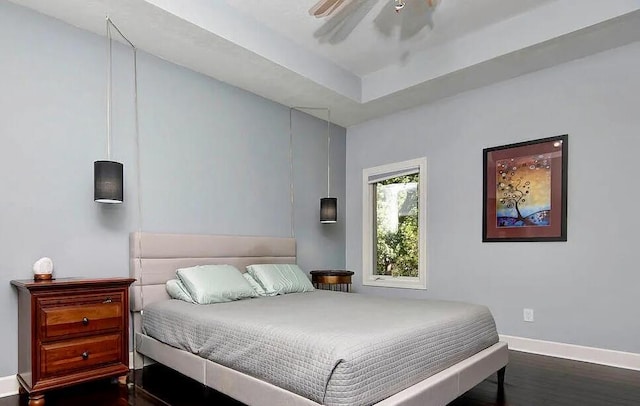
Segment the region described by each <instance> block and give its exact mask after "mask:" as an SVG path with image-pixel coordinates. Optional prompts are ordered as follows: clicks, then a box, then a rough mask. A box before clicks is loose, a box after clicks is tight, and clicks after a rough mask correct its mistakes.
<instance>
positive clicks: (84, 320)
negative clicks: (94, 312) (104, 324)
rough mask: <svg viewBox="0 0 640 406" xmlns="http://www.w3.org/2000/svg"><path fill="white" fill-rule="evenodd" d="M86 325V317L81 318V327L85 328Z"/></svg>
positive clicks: (87, 322) (87, 320)
mask: <svg viewBox="0 0 640 406" xmlns="http://www.w3.org/2000/svg"><path fill="white" fill-rule="evenodd" d="M88 324H89V319H88V318H86V317H83V318H82V325H83V326H86V325H88Z"/></svg>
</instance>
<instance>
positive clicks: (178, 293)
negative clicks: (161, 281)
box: [166, 279, 195, 303]
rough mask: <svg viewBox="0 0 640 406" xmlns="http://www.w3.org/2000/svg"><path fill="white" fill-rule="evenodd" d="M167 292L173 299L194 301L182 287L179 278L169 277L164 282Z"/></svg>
mask: <svg viewBox="0 0 640 406" xmlns="http://www.w3.org/2000/svg"><path fill="white" fill-rule="evenodd" d="M166 286H167V293H168V294H169V296H171V297H172V298H173V299H179V300H184V301H185V302H189V303H195V302H194V301H193V298H192V297H191V295H189V292H187V289H186V288H185V287H184V285H183V284H182V282H180V280H179V279H169V280H168V281H167V283H166Z"/></svg>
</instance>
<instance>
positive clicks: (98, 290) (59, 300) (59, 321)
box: [11, 278, 135, 406]
mask: <svg viewBox="0 0 640 406" xmlns="http://www.w3.org/2000/svg"><path fill="white" fill-rule="evenodd" d="M134 281H135V279H129V278H111V279H79V278H68V279H67V278H64V279H54V280H49V281H38V282H34V281H33V280H19V281H18V280H14V281H11V284H12V285H14V286H16V287H17V288H18V382H19V383H20V391H21V392H22V393H25V392H26V393H28V394H29V406H42V405H44V392H46V391H48V390H51V389H58V388H62V387H65V386H70V385H74V384H77V383H81V382H87V381H91V380H94V379H100V378H109V377H120V378H121V382H126V375H127V373H128V372H129V285H130V284H131V283H133V282H134ZM122 377H124V379H125V380H122Z"/></svg>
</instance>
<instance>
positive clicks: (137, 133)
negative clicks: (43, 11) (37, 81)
mask: <svg viewBox="0 0 640 406" xmlns="http://www.w3.org/2000/svg"><path fill="white" fill-rule="evenodd" d="M106 21H107V40H108V47H107V49H108V51H107V57H108V67H109V73H108V77H107V82H108V86H107V137H108V138H107V155H108V156H109V159H110V152H111V145H110V139H111V87H112V74H111V72H112V65H111V59H112V58H111V52H112V51H111V46H112V40H111V27H113V29H115V30H116V32H117V33H118V34H119V35H120V36H121V37H122V39H124V40H125V41H126V42H127V44H129V46H131V48H132V49H133V105H134V122H135V138H136V172H137V173H136V184H137V185H136V186H137V189H138V238H137V244H138V258H136V259H137V262H138V269H139V270H140V275H139V281H138V282H139V285H140V307H141V310H140V317H142V315H143V311H142V309H143V308H144V291H143V289H142V286H143V281H142V275H143V272H142V224H143V223H142V188H141V185H142V166H141V164H140V119H139V117H140V116H139V110H138V48H136V46H135V45H133V43H132V42H131V41H129V39H128V38H127V37H126V36H125V35H124V34H123V33H122V31H120V29H119V28H118V26H116V25H115V24H114V23H113V21H111V19H110V18H109V16H107V17H106Z"/></svg>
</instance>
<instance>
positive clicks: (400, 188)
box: [362, 158, 427, 289]
mask: <svg viewBox="0 0 640 406" xmlns="http://www.w3.org/2000/svg"><path fill="white" fill-rule="evenodd" d="M426 177H427V159H426V158H420V159H414V160H411V161H405V162H399V163H395V164H389V165H383V166H377V167H375V168H368V169H365V170H364V171H363V176H362V179H363V193H362V200H363V201H362V207H363V210H362V213H363V218H362V224H363V235H362V237H363V243H362V253H363V258H362V264H363V272H362V278H363V280H362V283H363V285H369V286H387V287H395V288H409V289H426V288H427V238H426V236H427V187H426V186H427V182H426Z"/></svg>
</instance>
